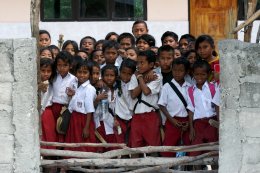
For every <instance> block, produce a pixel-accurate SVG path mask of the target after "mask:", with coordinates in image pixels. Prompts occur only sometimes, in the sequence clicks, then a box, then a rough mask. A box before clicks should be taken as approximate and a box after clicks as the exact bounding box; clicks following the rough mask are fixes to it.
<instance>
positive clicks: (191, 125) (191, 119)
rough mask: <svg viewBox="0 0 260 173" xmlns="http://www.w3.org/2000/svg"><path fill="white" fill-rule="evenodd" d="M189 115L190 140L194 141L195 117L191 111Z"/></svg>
mask: <svg viewBox="0 0 260 173" xmlns="http://www.w3.org/2000/svg"><path fill="white" fill-rule="evenodd" d="M188 115H189V125H190V140H191V141H193V140H194V139H195V135H196V134H195V130H194V128H193V115H194V113H193V112H191V111H190V110H189V111H188Z"/></svg>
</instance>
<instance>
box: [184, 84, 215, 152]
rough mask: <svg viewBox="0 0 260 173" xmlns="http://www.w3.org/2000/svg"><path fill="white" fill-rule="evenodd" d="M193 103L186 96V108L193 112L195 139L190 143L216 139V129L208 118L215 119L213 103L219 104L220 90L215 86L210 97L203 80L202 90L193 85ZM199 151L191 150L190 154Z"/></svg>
mask: <svg viewBox="0 0 260 173" xmlns="http://www.w3.org/2000/svg"><path fill="white" fill-rule="evenodd" d="M192 87H193V96H194V105H193V102H192V100H191V98H190V96H189V97H188V106H187V108H188V109H189V110H190V111H191V112H193V114H194V115H193V127H194V130H195V139H194V140H193V141H192V142H191V144H192V145H196V144H201V143H204V142H216V141H218V129H217V128H215V127H213V126H211V125H210V124H209V120H210V119H215V120H216V119H217V117H216V112H215V106H214V104H215V105H217V106H219V104H220V92H219V89H218V88H215V94H214V96H213V97H212V93H211V91H210V87H209V83H208V82H205V83H204V85H203V86H202V90H200V89H198V88H197V86H196V85H193V86H192ZM200 153H201V152H191V153H190V155H191V156H196V155H199V154H200Z"/></svg>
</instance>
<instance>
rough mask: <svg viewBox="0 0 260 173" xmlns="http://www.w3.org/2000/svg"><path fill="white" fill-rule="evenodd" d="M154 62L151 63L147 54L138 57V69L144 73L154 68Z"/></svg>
mask: <svg viewBox="0 0 260 173" xmlns="http://www.w3.org/2000/svg"><path fill="white" fill-rule="evenodd" d="M153 66H154V63H149V62H148V61H147V57H146V56H138V57H137V69H138V71H139V73H141V74H144V73H146V72H148V71H150V70H151V69H153Z"/></svg>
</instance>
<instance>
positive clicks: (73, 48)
mask: <svg viewBox="0 0 260 173" xmlns="http://www.w3.org/2000/svg"><path fill="white" fill-rule="evenodd" d="M62 50H65V51H67V52H69V53H70V54H71V55H72V56H74V55H76V54H77V53H78V51H79V46H78V44H77V42H75V41H73V40H67V41H65V42H64V43H63V45H62Z"/></svg>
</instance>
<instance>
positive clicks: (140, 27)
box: [132, 23, 148, 38]
mask: <svg viewBox="0 0 260 173" xmlns="http://www.w3.org/2000/svg"><path fill="white" fill-rule="evenodd" d="M132 33H133V34H134V36H135V38H138V37H140V36H141V35H143V34H148V29H147V28H146V26H145V24H143V23H138V24H136V25H134V26H133V29H132Z"/></svg>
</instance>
